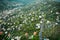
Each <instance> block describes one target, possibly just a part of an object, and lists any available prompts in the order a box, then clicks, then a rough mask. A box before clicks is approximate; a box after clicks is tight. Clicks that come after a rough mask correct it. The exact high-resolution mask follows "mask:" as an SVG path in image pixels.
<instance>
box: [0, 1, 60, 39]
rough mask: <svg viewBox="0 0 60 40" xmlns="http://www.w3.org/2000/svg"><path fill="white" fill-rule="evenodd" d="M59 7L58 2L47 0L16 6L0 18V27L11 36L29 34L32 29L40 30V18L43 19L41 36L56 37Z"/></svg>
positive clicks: (59, 20) (59, 13)
mask: <svg viewBox="0 0 60 40" xmlns="http://www.w3.org/2000/svg"><path fill="white" fill-rule="evenodd" d="M4 5H5V3H4ZM5 7H6V6H5ZM5 7H4V8H5ZM59 7H60V2H55V1H48V0H47V1H44V2H41V3H40V2H38V3H37V2H36V3H33V4H30V5H26V6H24V7H23V8H21V9H19V8H17V9H16V10H14V11H13V12H11V13H10V14H8V15H6V16H4V17H1V18H0V23H1V28H2V29H3V30H4V32H9V33H11V36H17V35H18V36H20V35H23V34H24V33H25V32H28V33H29V34H30V35H31V34H32V33H33V32H34V31H38V32H39V31H40V27H41V23H42V21H41V20H43V21H44V23H43V25H44V29H43V36H46V37H52V38H53V37H54V38H56V37H57V36H56V35H57V34H58V35H59V32H58V31H59V30H57V29H59V28H60V27H59V26H60V8H59ZM4 8H3V9H4ZM1 10H2V9H1ZM52 35H53V36H52Z"/></svg>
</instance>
